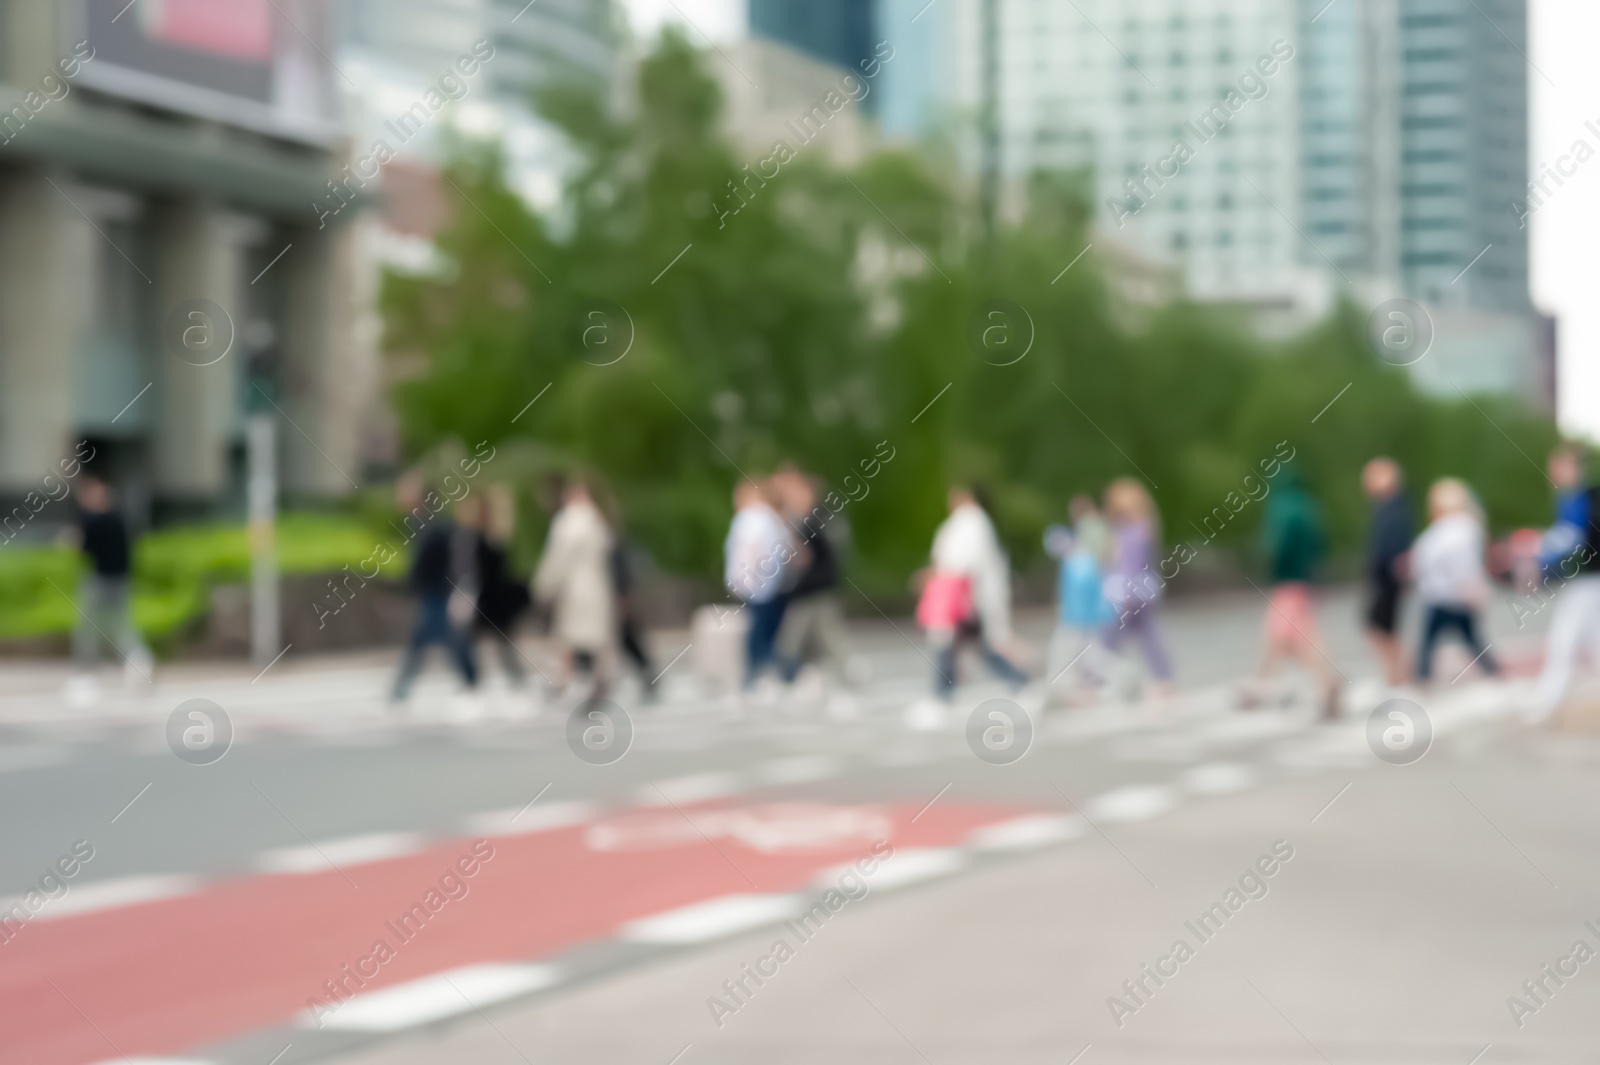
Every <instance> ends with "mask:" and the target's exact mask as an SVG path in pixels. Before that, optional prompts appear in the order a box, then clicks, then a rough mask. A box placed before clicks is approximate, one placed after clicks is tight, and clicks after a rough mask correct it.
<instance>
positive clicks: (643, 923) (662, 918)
mask: <svg viewBox="0 0 1600 1065" xmlns="http://www.w3.org/2000/svg"><path fill="white" fill-rule="evenodd" d="M800 908H801V907H800V897H799V896H798V895H751V894H744V895H723V896H722V897H721V898H716V899H711V900H709V901H707V902H697V903H694V904H693V905H690V906H681V907H679V908H678V909H675V910H667V911H665V912H663V913H658V914H654V915H653V916H650V917H641V918H640V919H639V920H637V921H629V922H627V923H626V924H624V925H623V926H622V927H621V928H619V929H618V930H617V938H618V939H621V940H623V941H625V942H629V943H659V944H686V943H705V942H707V941H709V940H713V939H721V938H722V937H723V936H731V935H733V934H735V933H737V932H745V931H748V930H749V929H752V928H760V927H761V926H762V925H768V924H774V923H776V922H778V921H781V920H783V919H784V918H786V917H792V916H794V915H795V914H796V913H799V912H800Z"/></svg>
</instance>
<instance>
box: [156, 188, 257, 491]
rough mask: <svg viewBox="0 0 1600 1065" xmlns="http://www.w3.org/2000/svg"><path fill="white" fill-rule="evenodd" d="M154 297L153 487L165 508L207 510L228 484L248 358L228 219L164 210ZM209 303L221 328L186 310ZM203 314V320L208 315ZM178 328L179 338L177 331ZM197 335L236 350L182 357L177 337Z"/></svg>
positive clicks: (193, 203) (186, 207)
mask: <svg viewBox="0 0 1600 1065" xmlns="http://www.w3.org/2000/svg"><path fill="white" fill-rule="evenodd" d="M155 245H156V264H157V265H156V269H157V276H156V292H157V306H158V309H159V311H160V316H161V320H160V323H159V324H160V329H161V336H160V339H159V344H160V350H159V351H158V352H157V358H156V366H157V367H158V369H157V371H156V390H155V391H156V394H157V396H158V397H159V402H160V416H159V418H158V419H157V420H156V422H155V433H154V444H155V449H154V450H155V487H156V493H157V494H158V495H159V496H160V497H162V498H163V500H164V501H168V502H174V503H187V504H191V505H192V504H204V503H209V502H210V501H212V500H213V499H214V498H215V497H216V496H218V495H219V494H221V493H222V491H223V489H224V488H225V486H226V482H227V470H228V465H227V458H228V453H227V448H228V433H229V430H230V429H231V428H232V426H233V424H234V421H235V415H236V407H237V406H238V397H237V395H236V388H237V382H238V380H239V365H240V359H241V358H242V355H241V352H240V348H239V343H238V337H237V333H238V330H239V329H241V328H242V327H243V324H244V323H243V322H242V321H241V320H240V319H241V317H242V313H241V312H242V310H243V308H242V307H241V305H240V300H239V285H240V276H239V275H240V266H241V263H240V253H239V249H238V246H237V241H236V240H235V238H234V234H233V231H232V227H231V226H230V224H229V221H228V219H227V218H226V216H224V215H223V214H222V212H220V211H219V210H217V209H216V208H215V207H214V206H212V205H210V204H208V203H206V202H204V201H202V200H199V199H193V198H190V199H184V200H179V201H176V202H172V203H168V204H165V205H163V206H162V207H161V209H160V210H158V211H157V212H156V214H155ZM195 300H208V301H210V302H211V303H213V304H215V305H217V306H219V307H221V308H222V309H223V311H224V312H225V316H224V317H223V318H221V319H218V320H207V319H201V318H194V317H191V316H189V314H188V313H187V312H186V305H191V304H192V301H195ZM202 313H203V312H202ZM175 323H176V332H175V331H174V330H175V325H174V324H175ZM191 327H192V328H193V329H194V330H195V333H194V334H193V335H194V337H195V338H196V342H197V343H199V344H203V343H205V342H207V334H206V332H205V331H206V330H215V333H214V334H212V337H213V338H216V337H221V336H222V331H223V330H226V331H227V339H229V340H231V341H232V348H231V350H228V352H227V354H226V355H224V356H222V357H221V358H220V359H218V360H217V361H215V362H210V363H209V365H201V363H204V362H206V361H207V357H208V356H207V355H206V354H205V353H204V352H199V353H196V352H195V351H189V352H187V353H185V354H183V355H180V354H179V352H178V351H177V350H175V343H174V337H175V336H181V335H182V334H183V331H184V330H185V329H187V328H191Z"/></svg>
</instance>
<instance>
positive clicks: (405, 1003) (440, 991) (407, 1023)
mask: <svg viewBox="0 0 1600 1065" xmlns="http://www.w3.org/2000/svg"><path fill="white" fill-rule="evenodd" d="M560 980H561V972H560V970H559V969H557V968H556V967H555V966H554V965H468V966H464V967H463V968H460V969H450V970H448V971H446V972H442V973H435V974H434V975H432V976H425V977H423V978H422V979H420V980H412V981H410V982H409V983H404V984H397V985H395V986H394V987H386V988H384V989H383V990H382V991H373V992H370V993H369V994H365V995H356V996H355V997H353V998H348V999H346V1000H345V1001H344V1002H343V1003H342V1004H341V1005H340V1006H339V1007H338V1008H337V1009H335V1010H334V1011H333V1012H331V1013H325V1014H324V1015H323V1017H322V1018H321V1024H320V1025H318V1023H317V1021H316V1019H314V1018H313V1017H312V1015H311V1014H310V1012H309V1011H307V1012H303V1013H301V1014H300V1020H301V1024H302V1025H304V1026H305V1027H322V1028H331V1029H334V1030H336V1031H343V1032H398V1031H400V1030H402V1029H405V1028H415V1027H417V1026H419V1025H424V1024H431V1023H433V1022H434V1021H441V1020H444V1019H445V1018H446V1017H454V1016H456V1015H458V1014H462V1013H467V1012H470V1011H471V1010H473V1009H474V1008H475V1007H481V1006H490V1005H493V1004H495V1003H497V1002H504V1001H506V1000H507V999H511V998H516V997H517V996H519V995H526V994H528V993H530V992H533V991H540V990H543V989H544V988H547V987H550V986H551V985H553V984H556V983H558V982H560Z"/></svg>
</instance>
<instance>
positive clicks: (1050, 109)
mask: <svg viewBox="0 0 1600 1065" xmlns="http://www.w3.org/2000/svg"><path fill="white" fill-rule="evenodd" d="M986 3H993V4H994V6H995V10H996V13H997V16H998V20H997V21H998V27H999V31H998V55H999V77H998V112H999V127H1000V164H1001V170H1002V173H1003V175H1004V185H1005V188H1006V189H1007V190H1008V192H1009V196H1010V199H1011V203H1012V206H1013V209H1014V208H1015V206H1016V199H1017V196H1018V195H1019V191H1018V190H1020V189H1021V188H1022V187H1023V182H1022V179H1023V178H1024V177H1025V176H1026V175H1027V174H1028V173H1029V172H1030V171H1033V170H1038V169H1047V170H1079V169H1082V170H1087V171H1090V172H1092V174H1093V181H1094V186H1095V189H1096V200H1097V207H1098V221H1099V229H1100V232H1101V237H1100V239H1101V241H1102V242H1105V243H1117V244H1121V245H1123V246H1124V247H1126V248H1127V249H1129V250H1131V251H1133V252H1136V253H1138V254H1139V255H1141V256H1144V257H1148V258H1150V259H1153V260H1155V261H1158V262H1164V263H1168V264H1171V265H1172V266H1173V267H1175V268H1176V269H1178V270H1179V271H1180V272H1181V274H1182V276H1183V279H1184V290H1185V291H1186V292H1187V294H1188V295H1190V296H1192V297H1195V298H1199V299H1203V300H1208V301H1216V302H1224V303H1234V304H1240V305H1243V306H1245V307H1248V308H1251V309H1252V310H1253V311H1254V313H1255V320H1256V321H1257V322H1258V324H1260V325H1261V327H1262V328H1263V329H1264V330H1267V331H1274V330H1277V329H1285V328H1288V329H1292V328H1297V327H1300V326H1304V325H1305V324H1308V323H1309V322H1310V321H1311V320H1313V319H1315V318H1317V317H1319V316H1320V315H1322V314H1324V313H1326V312H1327V310H1328V309H1329V308H1330V307H1331V306H1332V305H1333V303H1334V302H1335V301H1336V300H1339V299H1353V300H1355V301H1356V302H1357V303H1358V304H1361V303H1365V304H1369V305H1375V304H1376V303H1377V302H1379V301H1381V300H1383V299H1387V298H1391V297H1395V296H1406V297H1409V298H1412V299H1415V300H1419V301H1421V302H1423V303H1424V304H1425V305H1426V306H1428V307H1429V308H1430V313H1431V314H1432V315H1433V316H1434V317H1435V319H1436V320H1437V321H1436V324H1437V326H1438V329H1437V330H1436V332H1437V336H1438V343H1437V345H1436V352H1437V354H1436V356H1435V357H1432V358H1431V361H1430V364H1429V365H1428V366H1427V367H1426V368H1423V367H1420V366H1419V368H1418V369H1417V370H1416V371H1415V373H1416V375H1417V380H1418V381H1419V383H1421V384H1422V385H1423V386H1424V387H1426V388H1430V389H1437V390H1441V391H1443V392H1445V393H1447V394H1449V395H1452V396H1453V395H1456V388H1457V387H1458V386H1459V387H1460V388H1462V389H1465V390H1468V391H1470V390H1473V389H1490V390H1509V391H1515V392H1519V393H1522V394H1523V395H1525V396H1526V397H1527V398H1529V399H1530V400H1531V401H1533V402H1534V403H1536V404H1538V405H1541V406H1544V405H1548V404H1550V403H1551V402H1552V398H1551V391H1550V385H1549V380H1550V374H1549V373H1548V371H1547V369H1546V367H1547V365H1548V364H1549V362H1550V361H1551V360H1552V359H1553V352H1552V351H1550V350H1549V349H1548V345H1549V344H1550V343H1552V342H1553V340H1552V338H1553V337H1554V335H1555V331H1554V329H1553V328H1552V327H1551V326H1550V324H1549V323H1546V322H1542V321H1540V320H1539V319H1538V316H1537V315H1536V314H1535V313H1534V311H1533V309H1532V307H1531V305H1530V302H1529V289H1528V248H1527V234H1526V231H1525V230H1522V229H1520V228H1519V226H1518V219H1517V217H1516V213H1515V212H1514V210H1513V209H1512V203H1513V201H1519V200H1524V201H1525V200H1526V199H1527V194H1526V191H1525V188H1526V182H1527V178H1528V175H1527V122H1528V117H1527V78H1528V63H1527V59H1526V55H1525V53H1526V50H1527V48H1526V40H1525V38H1526V22H1527V12H1526V0H1339V2H1337V3H1332V4H1330V3H1328V2H1327V0H1190V2H1185V3H1178V2H1175V0H1075V2H1074V3H1073V4H1059V3H1055V2H1052V0H940V2H939V3H936V4H933V5H928V4H927V3H926V2H925V0H881V2H880V4H879V7H878V9H877V10H878V18H877V25H878V27H879V29H878V30H877V32H878V33H879V34H881V35H882V36H883V37H884V38H886V39H888V40H890V41H892V42H894V44H895V47H896V49H897V53H898V55H897V59H896V61H895V63H893V64H891V65H890V66H889V67H888V68H886V70H885V72H884V77H883V83H882V85H881V86H880V88H881V94H880V110H879V115H880V117H881V120H882V126H883V129H884V132H885V133H886V134H887V135H889V136H890V137H899V138H927V137H930V136H932V137H935V138H939V139H942V140H945V141H946V142H948V143H949V144H950V145H952V146H953V147H954V150H955V153H956V156H957V158H959V159H960V160H961V161H962V163H963V166H964V169H965V170H966V171H967V172H968V173H969V174H975V173H976V172H977V171H978V167H979V159H978V151H977V145H978V140H979V137H978V117H979V115H980V113H981V106H982V99H981V90H980V85H981V66H982V44H981V42H982V40H983V32H982V26H983V23H982V11H983V8H984V5H985V4H986ZM752 10H753V9H752ZM1277 42H1286V45H1287V46H1286V47H1285V46H1279V45H1278V44H1277ZM1267 69H1271V70H1272V73H1271V74H1270V75H1268V74H1265V73H1264V71H1265V70H1267ZM1179 146H1181V148H1180V147H1179ZM1002 202H1003V203H1004V198H1003V200H1002Z"/></svg>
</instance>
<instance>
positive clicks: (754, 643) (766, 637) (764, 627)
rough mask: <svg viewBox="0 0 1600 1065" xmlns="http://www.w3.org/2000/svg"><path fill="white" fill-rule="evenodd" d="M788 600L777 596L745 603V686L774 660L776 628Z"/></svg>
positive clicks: (780, 623) (780, 621)
mask: <svg viewBox="0 0 1600 1065" xmlns="http://www.w3.org/2000/svg"><path fill="white" fill-rule="evenodd" d="M787 605H788V600H787V599H786V598H785V597H783V596H781V595H780V596H777V597H776V598H774V599H771V600H769V601H768V602H765V603H746V604H745V605H744V608H745V610H747V611H748V612H749V613H750V633H749V636H748V638H747V640H746V642H745V659H744V661H745V668H744V684H745V687H747V688H748V687H749V686H750V685H752V684H754V683H755V682H756V677H757V676H759V675H760V674H761V671H762V670H763V669H765V668H766V667H767V666H769V665H772V664H774V662H775V660H776V657H777V656H776V654H775V653H774V652H775V648H776V645H777V642H778V628H779V627H780V626H781V625H782V624H783V608H784V607H785V606H787Z"/></svg>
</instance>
